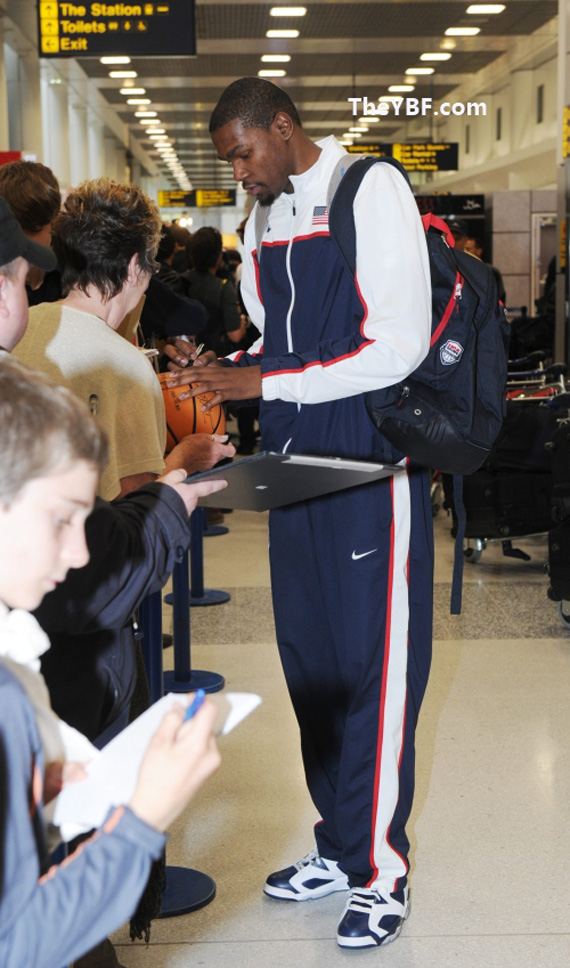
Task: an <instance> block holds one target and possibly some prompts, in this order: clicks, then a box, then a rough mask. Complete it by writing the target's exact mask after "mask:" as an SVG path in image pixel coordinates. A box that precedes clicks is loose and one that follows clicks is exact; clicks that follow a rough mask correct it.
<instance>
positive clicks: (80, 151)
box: [69, 98, 89, 185]
mask: <svg viewBox="0 0 570 968" xmlns="http://www.w3.org/2000/svg"><path fill="white" fill-rule="evenodd" d="M88 141H89V139H88V135H87V109H86V108H85V107H84V105H83V104H78V103H77V101H76V100H75V99H74V98H72V99H71V101H70V102H69V155H70V176H71V184H72V185H79V184H80V182H82V181H85V180H86V179H87V178H89V152H88Z"/></svg>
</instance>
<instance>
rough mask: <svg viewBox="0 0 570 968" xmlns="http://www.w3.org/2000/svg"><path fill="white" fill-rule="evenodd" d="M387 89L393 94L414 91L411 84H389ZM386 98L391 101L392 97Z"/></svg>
mask: <svg viewBox="0 0 570 968" xmlns="http://www.w3.org/2000/svg"><path fill="white" fill-rule="evenodd" d="M388 90H389V91H391V92H392V93H393V94H409V93H410V91H415V87H414V85H413V84H390V87H389V88H388ZM388 100H389V101H391V100H392V98H388Z"/></svg>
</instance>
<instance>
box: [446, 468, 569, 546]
mask: <svg viewBox="0 0 570 968" xmlns="http://www.w3.org/2000/svg"><path fill="white" fill-rule="evenodd" d="M444 490H445V498H446V504H445V506H446V507H448V508H451V511H452V514H453V529H452V534H455V529H456V525H457V519H456V516H455V508H454V505H453V478H451V477H450V476H449V475H445V476H444ZM551 501H552V477H551V475H550V474H543V473H529V472H526V473H525V472H520V473H513V472H509V471H504V472H499V473H496V472H493V471H489V470H481V471H477V472H476V473H475V474H469V475H468V476H467V477H464V478H463V503H464V504H465V512H466V517H467V523H466V527H465V537H466V538H482V539H485V538H488V539H492V538H499V539H502V540H506V539H509V538H516V537H522V536H523V535H529V534H541V533H543V532H545V531H548V530H549V529H550V528H551V527H552V510H551Z"/></svg>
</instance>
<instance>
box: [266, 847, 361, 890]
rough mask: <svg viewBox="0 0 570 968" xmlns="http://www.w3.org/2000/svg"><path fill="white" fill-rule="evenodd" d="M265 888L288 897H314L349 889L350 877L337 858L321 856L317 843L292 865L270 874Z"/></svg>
mask: <svg viewBox="0 0 570 968" xmlns="http://www.w3.org/2000/svg"><path fill="white" fill-rule="evenodd" d="M263 890H264V892H265V894H269V896H270V897H279V898H282V899H283V900H285V901H310V900H311V899H313V900H314V899H316V898H319V897H326V895H327V894H333V893H334V891H348V879H347V877H346V874H344V873H343V871H341V869H340V867H339V866H338V864H337V863H336V861H334V860H327V859H326V858H325V857H320V856H319V852H318V850H317V848H316V847H315V849H314V850H312V851H311V853H310V854H307V856H306V857H303V859H302V860H299V861H297V863H296V864H293V866H292V867H285V869H284V870H282V871H275V873H274V874H270V875H269V877H268V878H267V880H266V882H265V884H264V885H263Z"/></svg>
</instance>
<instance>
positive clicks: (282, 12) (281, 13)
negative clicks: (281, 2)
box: [269, 7, 307, 17]
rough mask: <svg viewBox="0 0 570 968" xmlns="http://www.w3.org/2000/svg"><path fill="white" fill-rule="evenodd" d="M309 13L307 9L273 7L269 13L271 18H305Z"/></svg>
mask: <svg viewBox="0 0 570 968" xmlns="http://www.w3.org/2000/svg"><path fill="white" fill-rule="evenodd" d="M306 13H307V8H306V7H272V8H271V10H270V11H269V16H270V17H304V16H305V14H306Z"/></svg>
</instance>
